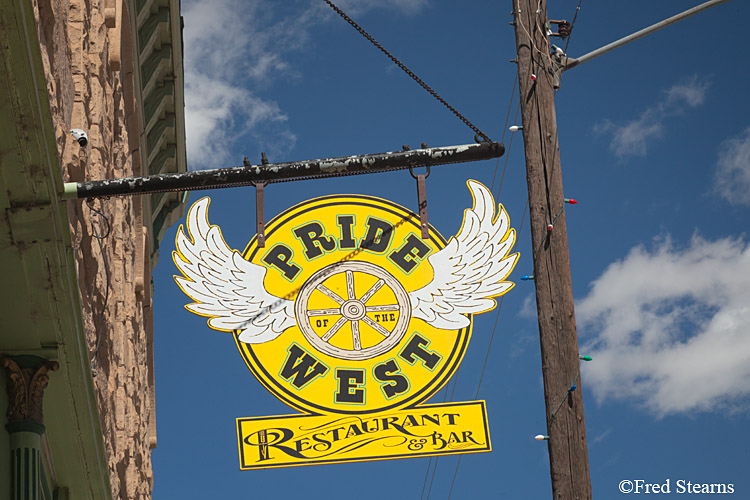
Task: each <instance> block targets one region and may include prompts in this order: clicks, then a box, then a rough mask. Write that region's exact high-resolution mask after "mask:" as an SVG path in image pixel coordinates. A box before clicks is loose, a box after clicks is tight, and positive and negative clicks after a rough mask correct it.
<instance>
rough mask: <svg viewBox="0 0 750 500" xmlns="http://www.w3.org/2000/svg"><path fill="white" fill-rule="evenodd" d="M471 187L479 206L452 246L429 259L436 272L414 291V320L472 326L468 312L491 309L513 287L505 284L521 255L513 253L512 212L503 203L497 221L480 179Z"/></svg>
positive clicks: (444, 326) (449, 326)
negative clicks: (510, 218)
mask: <svg viewBox="0 0 750 500" xmlns="http://www.w3.org/2000/svg"><path fill="white" fill-rule="evenodd" d="M468 186H469V189H470V190H471V194H472V196H473V197H474V207H473V208H472V209H471V210H466V213H465V214H464V223H463V225H462V226H461V230H460V231H459V232H458V234H457V235H456V236H454V237H452V238H451V239H450V241H449V242H448V245H446V246H445V248H443V249H442V250H440V251H439V252H437V253H435V254H433V255H432V256H430V257H428V258H427V261H428V262H429V263H430V264H431V265H432V269H433V271H434V273H435V274H434V277H433V278H432V281H431V282H430V283H428V284H427V285H426V286H424V287H422V288H420V289H419V290H415V291H413V292H411V293H409V299H410V300H411V304H412V316H413V317H415V318H420V319H422V320H424V321H426V322H427V323H429V324H430V325H432V326H434V327H435V328H441V329H445V330H457V329H460V328H465V327H467V326H469V324H470V320H469V318H467V317H466V314H471V313H481V312H484V311H488V310H490V309H492V308H493V307H494V306H495V301H494V300H493V299H492V297H497V296H498V295H502V294H504V293H505V292H507V291H508V290H510V289H511V288H513V286H514V285H513V283H511V282H509V281H503V280H504V279H505V278H507V277H508V275H509V274H510V272H511V271H512V270H513V267H514V266H515V265H516V260H517V259H518V254H517V253H515V254H513V255H508V253H509V252H510V251H511V250H512V248H513V244H514V243H515V241H516V232H515V230H513V229H511V228H510V222H509V220H508V214H507V212H506V211H505V209H504V208H503V206H502V205H500V207H499V208H500V210H499V213H498V214H497V218H495V202H494V200H493V199H492V194H490V192H489V190H488V189H487V188H486V187H484V186H483V185H482V184H480V183H479V182H476V181H469V182H468Z"/></svg>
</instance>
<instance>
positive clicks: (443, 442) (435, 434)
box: [432, 431, 448, 451]
mask: <svg viewBox="0 0 750 500" xmlns="http://www.w3.org/2000/svg"><path fill="white" fill-rule="evenodd" d="M438 442H440V444H439V445H438ZM447 444H448V442H447V441H446V440H445V439H443V435H442V434H440V433H439V432H437V431H435V432H433V433H432V446H434V447H435V451H440V450H442V449H443V448H445V446H446V445H447Z"/></svg>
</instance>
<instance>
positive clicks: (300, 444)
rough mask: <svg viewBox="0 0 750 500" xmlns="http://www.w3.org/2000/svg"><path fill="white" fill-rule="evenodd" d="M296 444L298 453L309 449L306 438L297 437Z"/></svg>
mask: <svg viewBox="0 0 750 500" xmlns="http://www.w3.org/2000/svg"><path fill="white" fill-rule="evenodd" d="M296 444H297V452H298V453H302V452H303V451H307V450H309V449H310V441H308V440H307V438H300V439H298V440H297V443H296ZM303 446H304V448H303Z"/></svg>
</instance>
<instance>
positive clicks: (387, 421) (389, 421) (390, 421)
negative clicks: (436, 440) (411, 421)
mask: <svg viewBox="0 0 750 500" xmlns="http://www.w3.org/2000/svg"><path fill="white" fill-rule="evenodd" d="M397 421H398V417H383V430H384V431H386V430H388V426H389V425H390V426H391V427H393V428H394V429H396V430H397V431H399V432H400V433H401V434H406V435H408V436H414V434H412V433H411V432H409V431H407V430H406V429H404V426H403V425H400V424H397V423H396V422H397Z"/></svg>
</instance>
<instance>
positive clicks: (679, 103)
mask: <svg viewBox="0 0 750 500" xmlns="http://www.w3.org/2000/svg"><path fill="white" fill-rule="evenodd" d="M708 87H709V82H708V81H707V80H702V79H699V78H698V77H697V76H693V77H691V78H689V79H687V80H686V81H685V82H684V83H678V84H676V85H674V86H672V87H671V88H670V89H668V90H666V91H665V92H664V98H663V99H662V101H660V102H658V103H657V104H655V105H654V106H651V107H649V108H646V109H645V110H644V111H643V112H642V113H641V114H640V115H639V116H638V118H636V119H634V120H630V121H627V122H624V123H622V124H617V123H614V122H613V121H611V120H603V121H602V122H600V123H597V124H596V125H594V132H595V133H599V134H611V135H612V142H611V143H610V145H609V148H610V149H611V150H612V152H614V153H615V155H617V156H618V157H619V158H624V157H625V156H645V155H646V153H647V152H648V151H647V147H648V144H649V142H651V141H652V140H653V139H659V138H661V137H662V136H663V134H664V122H665V120H666V119H667V118H670V117H673V116H677V115H681V114H683V113H684V112H685V110H686V109H687V108H695V107H697V106H700V105H701V104H703V101H704V100H705V95H706V91H707V90H708Z"/></svg>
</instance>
